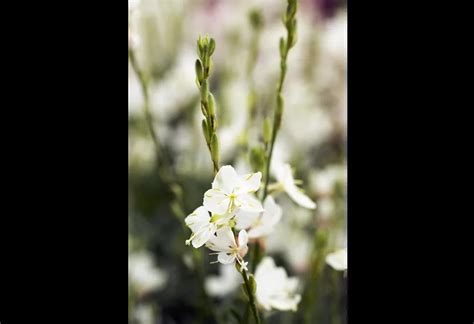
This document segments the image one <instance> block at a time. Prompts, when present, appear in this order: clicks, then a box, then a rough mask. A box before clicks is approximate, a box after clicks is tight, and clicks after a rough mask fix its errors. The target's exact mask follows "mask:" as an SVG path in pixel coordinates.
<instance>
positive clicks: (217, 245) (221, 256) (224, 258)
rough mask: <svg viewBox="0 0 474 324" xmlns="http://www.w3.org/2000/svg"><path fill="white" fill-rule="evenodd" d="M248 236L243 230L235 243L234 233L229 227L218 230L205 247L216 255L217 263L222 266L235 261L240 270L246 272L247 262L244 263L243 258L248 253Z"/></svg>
mask: <svg viewBox="0 0 474 324" xmlns="http://www.w3.org/2000/svg"><path fill="white" fill-rule="evenodd" d="M247 242H248V235H247V232H246V231H245V230H241V231H240V232H239V236H238V239H237V242H236V241H235V237H234V233H233V232H232V229H231V228H230V227H229V226H223V227H221V228H219V229H218V230H217V231H216V233H215V235H213V236H212V237H211V238H210V239H209V241H208V242H207V243H206V247H208V248H209V249H211V250H212V251H215V252H217V253H215V254H217V261H218V262H220V263H222V264H231V263H234V262H235V261H237V262H238V263H239V264H240V266H241V269H243V270H247V264H248V262H245V261H244V256H245V254H247V251H248V246H247Z"/></svg>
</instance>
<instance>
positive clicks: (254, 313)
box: [240, 269, 260, 324]
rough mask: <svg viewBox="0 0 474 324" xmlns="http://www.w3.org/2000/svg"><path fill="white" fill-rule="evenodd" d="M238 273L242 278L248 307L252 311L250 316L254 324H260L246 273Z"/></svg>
mask: <svg viewBox="0 0 474 324" xmlns="http://www.w3.org/2000/svg"><path fill="white" fill-rule="evenodd" d="M240 273H241V274H242V277H243V278H244V282H245V289H246V290H247V296H248V298H249V305H250V309H251V310H252V314H253V317H254V319H255V323H257V324H260V315H259V313H258V310H257V305H256V303H255V296H254V293H253V291H252V288H251V287H250V283H249V278H248V276H247V272H246V271H245V270H243V269H242V271H241V272H240Z"/></svg>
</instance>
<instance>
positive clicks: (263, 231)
mask: <svg viewBox="0 0 474 324" xmlns="http://www.w3.org/2000/svg"><path fill="white" fill-rule="evenodd" d="M271 232H272V229H271V228H268V227H265V226H257V227H253V228H251V229H250V230H249V232H248V235H249V238H259V237H262V236H267V235H269V234H270V233H271Z"/></svg>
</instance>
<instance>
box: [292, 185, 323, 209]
mask: <svg viewBox="0 0 474 324" xmlns="http://www.w3.org/2000/svg"><path fill="white" fill-rule="evenodd" d="M285 191H286V193H287V194H288V196H290V198H291V199H293V201H294V202H295V203H297V204H298V205H300V206H302V207H305V208H308V209H315V208H316V203H314V201H312V200H311V199H309V197H308V196H306V195H305V194H304V193H302V192H301V191H300V190H299V189H298V187H296V185H295V184H294V183H293V184H288V185H287V186H285Z"/></svg>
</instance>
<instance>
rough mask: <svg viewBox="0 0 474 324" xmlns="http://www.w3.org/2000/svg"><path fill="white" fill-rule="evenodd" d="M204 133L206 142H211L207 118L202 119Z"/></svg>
mask: <svg viewBox="0 0 474 324" xmlns="http://www.w3.org/2000/svg"><path fill="white" fill-rule="evenodd" d="M202 133H203V134H204V138H205V139H206V143H209V142H210V137H209V128H208V127H207V121H206V120H205V119H203V120H202Z"/></svg>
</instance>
